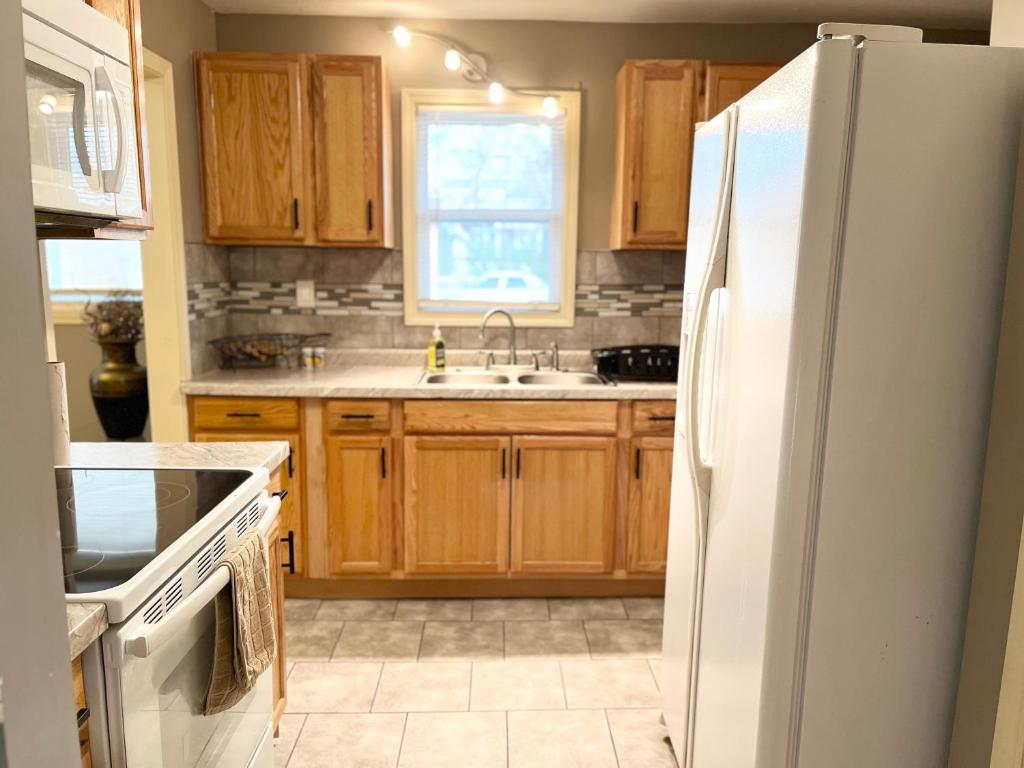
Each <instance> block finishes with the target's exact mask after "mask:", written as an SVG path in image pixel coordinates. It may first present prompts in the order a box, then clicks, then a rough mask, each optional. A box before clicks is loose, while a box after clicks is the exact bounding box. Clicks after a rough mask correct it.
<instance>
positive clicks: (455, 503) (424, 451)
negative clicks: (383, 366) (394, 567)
mask: <svg viewBox="0 0 1024 768" xmlns="http://www.w3.org/2000/svg"><path fill="white" fill-rule="evenodd" d="M510 448H511V444H510V440H509V438H507V437H407V438H405V569H406V571H408V572H410V573H504V572H506V571H507V570H508V525H509V516H508V513H509V485H508V471H509V466H508V465H509V463H510V462H509V458H510V456H509V453H510Z"/></svg>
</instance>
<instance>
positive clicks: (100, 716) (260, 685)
mask: <svg viewBox="0 0 1024 768" xmlns="http://www.w3.org/2000/svg"><path fill="white" fill-rule="evenodd" d="M268 482H269V474H268V473H267V471H266V470H265V469H256V470H251V471H250V470H232V469H106V468H105V469H79V468H71V467H59V468H57V470H56V483H57V496H58V504H59V520H60V535H61V544H62V548H63V557H62V560H63V567H64V589H65V593H66V597H67V599H68V600H69V601H78V602H101V603H104V604H105V605H106V608H107V618H108V621H109V623H110V627H109V628H108V629H107V630H106V632H104V633H103V635H102V637H101V638H100V641H99V642H98V643H96V644H95V645H93V646H92V647H91V648H90V649H88V650H87V651H86V652H85V654H83V672H84V676H85V685H86V693H87V696H88V698H89V701H90V704H91V706H90V709H91V710H92V718H91V720H90V722H91V726H90V729H91V730H92V729H93V728H95V730H96V731H98V732H100V733H106V735H107V738H106V739H102V738H100V739H95V740H94V743H95V744H96V746H94V755H93V757H94V762H95V764H97V765H109V766H113V768H198V766H207V765H209V766H214V765H216V766H218V768H269V767H270V766H271V764H272V762H273V755H272V749H271V745H272V738H271V735H270V734H271V717H272V712H273V696H272V674H271V672H270V671H269V670H268V671H267V672H265V673H264V674H262V675H260V677H259V678H258V679H257V682H256V684H255V686H254V688H253V689H252V690H251V691H249V693H247V694H246V696H245V697H243V698H242V699H241V700H240V701H239V702H237V703H236V704H235V705H234V706H233V707H232V708H231V709H230V710H228V711H226V712H222V713H220V714H217V715H212V716H209V717H207V716H205V715H204V714H203V712H204V704H205V697H206V691H207V687H208V685H209V682H210V674H211V668H212V663H213V647H214V637H215V625H216V622H215V611H214V607H213V604H214V599H215V597H216V595H217V594H218V593H219V592H220V591H221V590H223V589H224V587H225V586H227V584H228V582H229V576H228V570H227V568H226V567H224V566H222V565H221V561H222V560H223V559H224V558H225V557H226V555H227V554H228V553H229V552H230V551H231V550H232V549H233V548H234V547H235V546H236V545H237V544H238V542H239V540H241V538H242V537H243V536H245V535H246V534H247V533H248V532H249V531H251V530H254V529H257V530H259V531H261V533H262V534H263V535H264V536H265V535H266V534H267V533H268V532H269V531H270V530H271V528H272V527H273V523H274V520H275V519H276V517H277V515H278V513H279V511H280V507H281V500H280V498H279V497H275V496H271V495H269V494H268V493H267V492H266V491H265V490H264V489H265V487H266V486H267V484H268ZM275 543H276V542H275Z"/></svg>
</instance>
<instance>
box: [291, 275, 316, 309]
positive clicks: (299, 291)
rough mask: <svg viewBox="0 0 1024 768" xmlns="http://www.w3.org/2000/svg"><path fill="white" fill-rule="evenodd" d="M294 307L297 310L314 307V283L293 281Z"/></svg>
mask: <svg viewBox="0 0 1024 768" xmlns="http://www.w3.org/2000/svg"><path fill="white" fill-rule="evenodd" d="M295 306H296V307H298V308H299V309H313V308H314V307H315V306H316V283H315V282H314V281H312V280H296V281H295Z"/></svg>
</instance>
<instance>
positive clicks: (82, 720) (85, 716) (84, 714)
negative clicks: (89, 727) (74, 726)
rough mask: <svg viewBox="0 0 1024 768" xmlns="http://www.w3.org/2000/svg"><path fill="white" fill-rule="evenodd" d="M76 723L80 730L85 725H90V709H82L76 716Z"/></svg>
mask: <svg viewBox="0 0 1024 768" xmlns="http://www.w3.org/2000/svg"><path fill="white" fill-rule="evenodd" d="M75 721H76V722H77V723H78V727H79V728H81V727H82V726H83V725H85V724H86V723H88V722H89V708H88V707H82V708H81V709H80V710H78V713H77V714H76V715H75Z"/></svg>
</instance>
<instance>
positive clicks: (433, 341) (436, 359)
mask: <svg viewBox="0 0 1024 768" xmlns="http://www.w3.org/2000/svg"><path fill="white" fill-rule="evenodd" d="M427 369H428V370H429V371H430V372H431V373H437V372H438V371H443V370H444V337H442V336H441V326H439V325H435V326H434V332H433V333H431V334H430V343H429V344H428V345H427Z"/></svg>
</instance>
